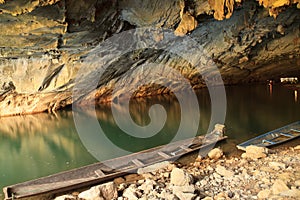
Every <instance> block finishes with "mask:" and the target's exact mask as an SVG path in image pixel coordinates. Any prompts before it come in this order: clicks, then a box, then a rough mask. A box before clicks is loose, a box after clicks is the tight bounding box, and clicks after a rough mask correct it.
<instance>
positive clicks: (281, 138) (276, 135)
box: [237, 121, 300, 151]
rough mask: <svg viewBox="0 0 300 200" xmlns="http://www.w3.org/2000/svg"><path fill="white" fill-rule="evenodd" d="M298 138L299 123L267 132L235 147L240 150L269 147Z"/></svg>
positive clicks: (299, 133)
mask: <svg viewBox="0 0 300 200" xmlns="http://www.w3.org/2000/svg"><path fill="white" fill-rule="evenodd" d="M297 137H300V121H298V122H295V123H292V124H289V125H287V126H284V127H281V128H279V129H276V130H273V131H270V132H267V133H265V134H262V135H260V136H257V137H255V138H252V139H250V140H248V141H246V142H243V143H241V144H239V145H237V148H238V149H240V150H244V151H245V150H246V147H247V146H251V145H254V146H259V147H270V146H274V145H279V144H282V143H284V142H287V141H290V140H293V139H295V138H297Z"/></svg>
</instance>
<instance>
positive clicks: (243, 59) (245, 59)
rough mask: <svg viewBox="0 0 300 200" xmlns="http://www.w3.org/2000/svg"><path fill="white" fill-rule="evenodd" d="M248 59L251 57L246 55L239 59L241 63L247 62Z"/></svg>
mask: <svg viewBox="0 0 300 200" xmlns="http://www.w3.org/2000/svg"><path fill="white" fill-rule="evenodd" d="M248 60H249V58H248V57H247V56H244V57H242V58H240V59H239V64H242V63H244V62H247V61H248Z"/></svg>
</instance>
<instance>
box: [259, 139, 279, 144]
mask: <svg viewBox="0 0 300 200" xmlns="http://www.w3.org/2000/svg"><path fill="white" fill-rule="evenodd" d="M265 142H266V143H269V144H276V142H272V141H270V140H262V143H265Z"/></svg>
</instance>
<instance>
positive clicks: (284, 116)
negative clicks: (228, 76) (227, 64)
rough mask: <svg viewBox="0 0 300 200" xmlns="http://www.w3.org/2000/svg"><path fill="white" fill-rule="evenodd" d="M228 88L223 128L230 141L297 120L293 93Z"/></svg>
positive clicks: (299, 114)
mask: <svg viewBox="0 0 300 200" xmlns="http://www.w3.org/2000/svg"><path fill="white" fill-rule="evenodd" d="M267 91H268V88H267V86H265V85H259V86H232V87H228V88H227V89H226V93H227V101H228V107H227V108H228V110H227V116H226V122H225V123H226V125H227V129H228V131H227V132H228V134H229V137H230V138H234V139H235V140H236V142H241V141H244V140H247V139H249V138H250V137H253V136H256V135H259V134H262V133H264V132H267V131H270V130H273V129H276V128H279V127H281V126H284V125H286V124H289V123H292V122H295V121H298V120H300V112H299V111H300V103H299V102H297V101H295V99H294V97H293V93H294V91H293V90H290V89H287V88H285V87H282V86H278V85H273V93H272V96H270V95H269V92H267Z"/></svg>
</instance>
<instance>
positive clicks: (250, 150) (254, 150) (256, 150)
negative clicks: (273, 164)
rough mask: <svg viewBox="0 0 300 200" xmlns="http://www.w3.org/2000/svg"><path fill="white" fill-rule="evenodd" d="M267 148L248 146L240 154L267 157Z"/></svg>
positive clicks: (253, 157) (250, 157)
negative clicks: (244, 151)
mask: <svg viewBox="0 0 300 200" xmlns="http://www.w3.org/2000/svg"><path fill="white" fill-rule="evenodd" d="M267 153H268V150H267V149H266V148H264V147H257V146H248V147H246V153H243V154H242V158H249V159H259V158H265V157H267Z"/></svg>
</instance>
